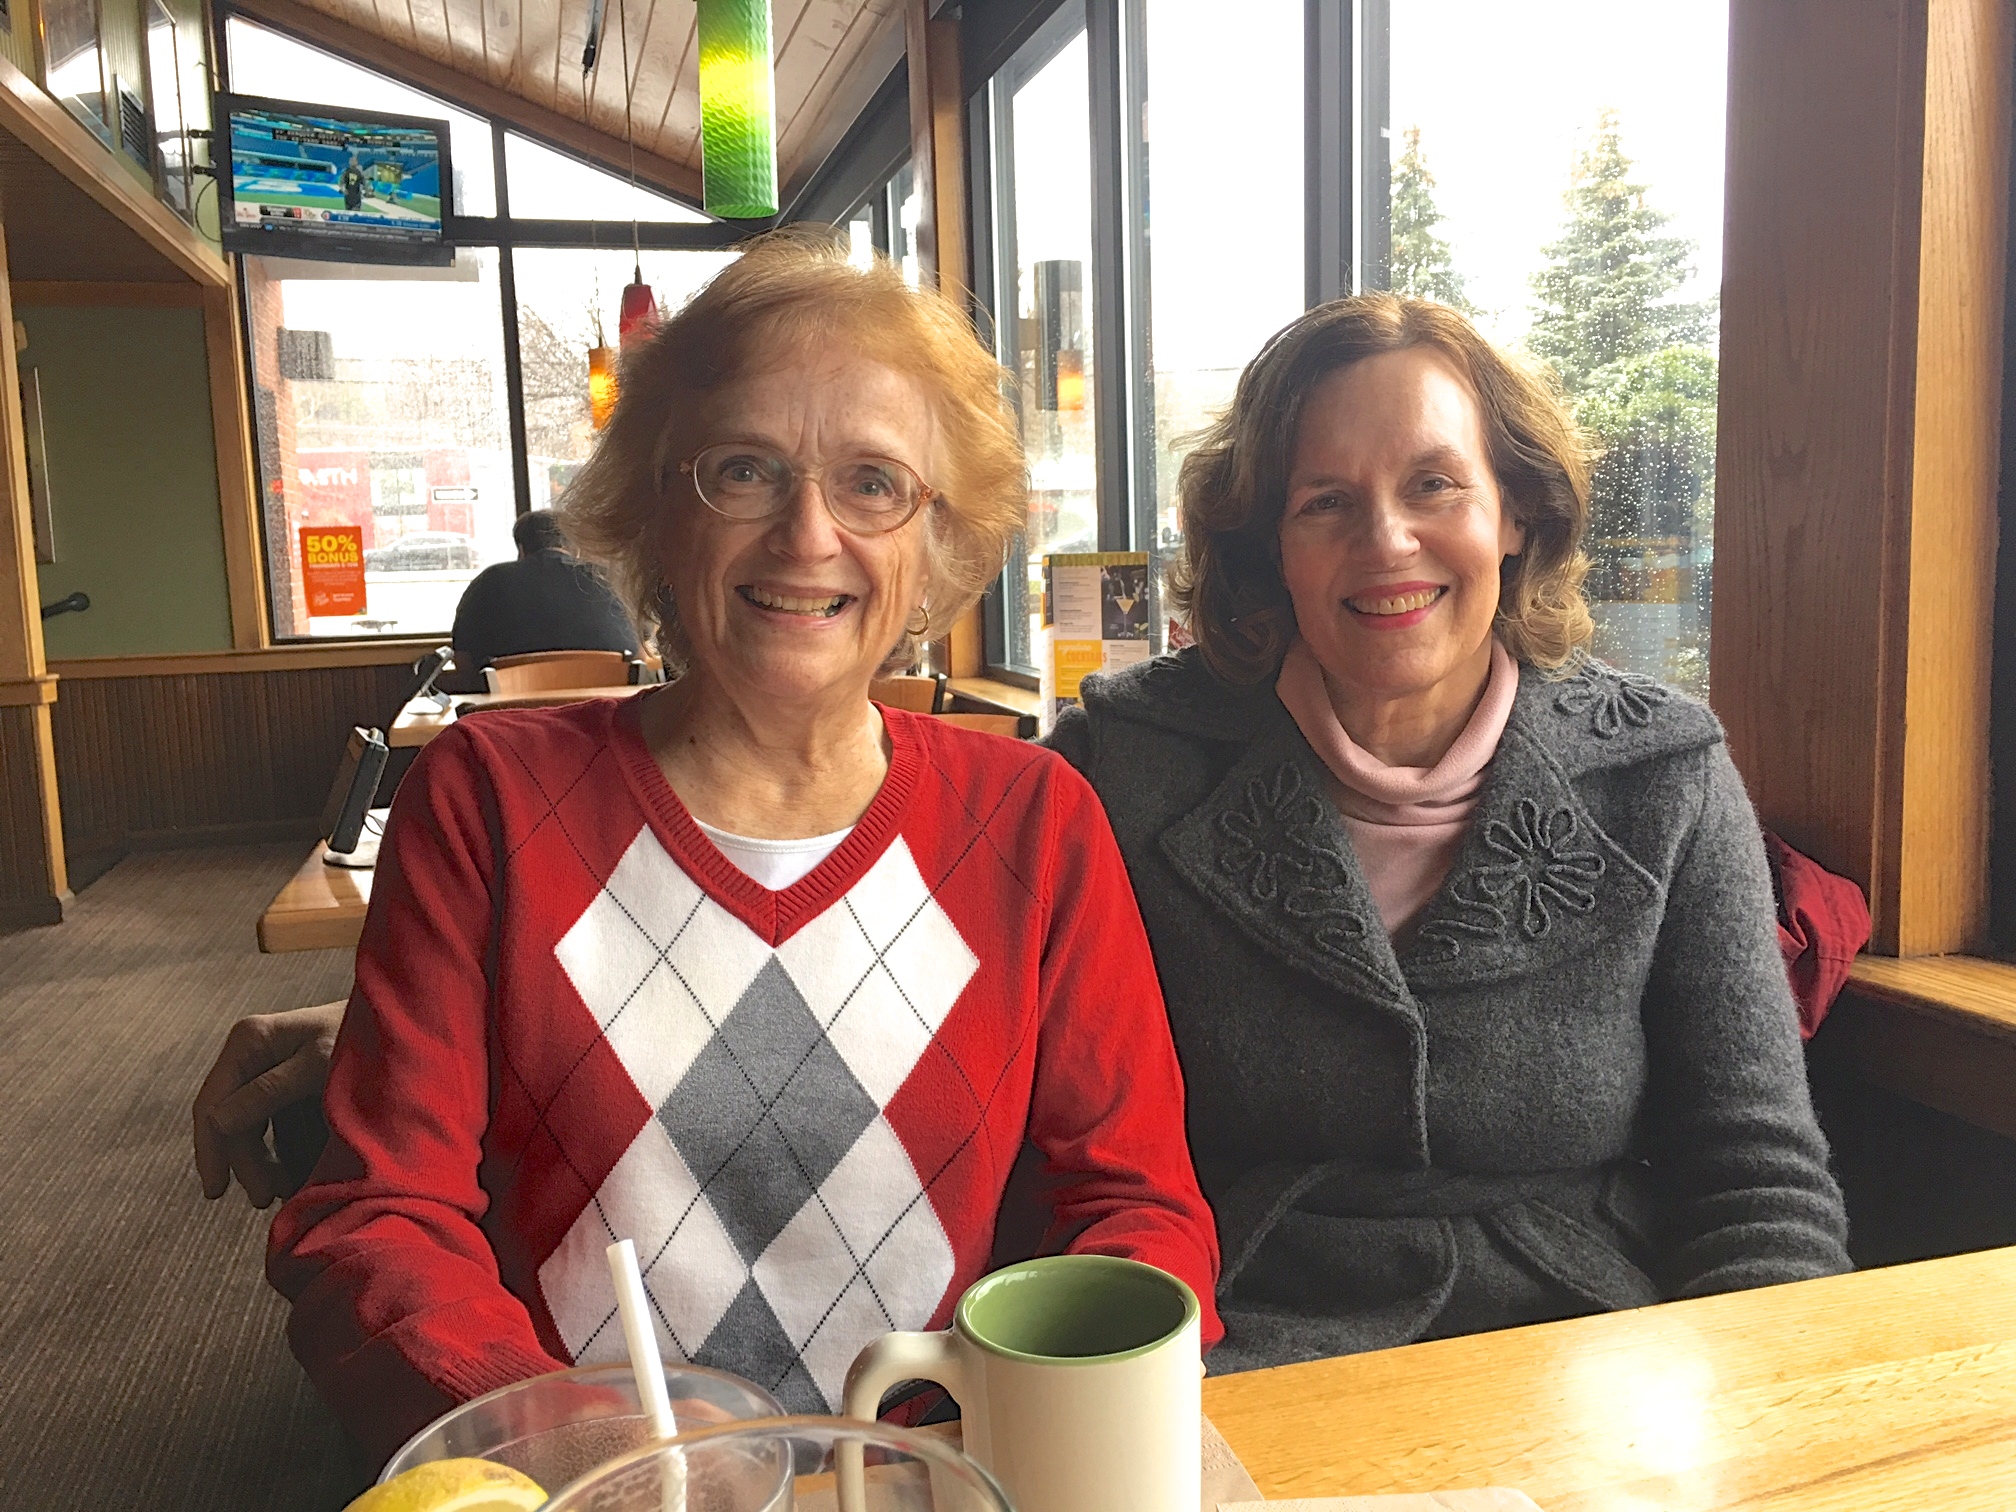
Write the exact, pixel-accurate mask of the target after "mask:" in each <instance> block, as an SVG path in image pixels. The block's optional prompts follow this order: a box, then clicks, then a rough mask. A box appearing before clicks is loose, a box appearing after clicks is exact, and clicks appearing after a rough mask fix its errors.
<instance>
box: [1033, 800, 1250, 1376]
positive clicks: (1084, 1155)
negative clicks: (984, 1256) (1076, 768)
mask: <svg viewBox="0 0 2016 1512" xmlns="http://www.w3.org/2000/svg"><path fill="white" fill-rule="evenodd" d="M1058 766H1059V769H1060V772H1061V774H1062V775H1061V776H1060V778H1059V779H1058V781H1057V794H1056V803H1055V805H1054V810H1053V811H1054V813H1055V814H1056V821H1055V822H1056V828H1055V830H1054V832H1053V841H1052V847H1053V849H1052V857H1053V860H1052V868H1051V875H1050V886H1049V889H1048V893H1049V909H1050V923H1049V938H1048V940H1047V941H1046V943H1045V947H1044V951H1043V962H1042V982H1041V986H1040V988H1039V992H1040V997H1041V1002H1040V1005H1039V1010H1040V1012H1041V1014H1042V1029H1041V1032H1040V1037H1039V1040H1038V1044H1037V1052H1036V1054H1037V1059H1036V1086H1035V1090H1034V1093H1033V1094H1032V1096H1031V1099H1030V1107H1029V1138H1030V1140H1031V1141H1032V1142H1033V1143H1034V1144H1035V1145H1036V1147H1037V1149H1039V1150H1040V1151H1042V1153H1043V1156H1044V1161H1045V1166H1046V1170H1047V1172H1048V1174H1049V1175H1050V1177H1051V1178H1052V1181H1053V1183H1054V1186H1053V1191H1052V1202H1053V1205H1054V1218H1053V1222H1052V1228H1051V1235H1050V1242H1049V1243H1048V1244H1046V1246H1045V1247H1046V1248H1050V1247H1052V1246H1053V1245H1054V1244H1055V1243H1056V1241H1057V1240H1058V1239H1060V1238H1064V1237H1066V1236H1068V1238H1069V1243H1068V1244H1067V1245H1066V1248H1067V1249H1068V1250H1069V1251H1070V1252H1072V1253H1074V1254H1096V1255H1119V1256H1123V1257H1125V1258H1127V1259H1130V1260H1142V1261H1146V1262H1147V1263H1148V1264H1150V1265H1155V1266H1160V1267H1161V1268H1162V1269H1163V1270H1166V1271H1168V1272H1169V1273H1170V1274H1171V1275H1174V1276H1178V1277H1181V1278H1182V1279H1183V1280H1184V1281H1187V1282H1188V1283H1189V1284H1190V1288H1191V1290H1193V1291H1195V1292H1196V1293H1197V1300H1198V1302H1199V1304H1200V1305H1201V1306H1202V1307H1203V1319H1202V1322H1203V1332H1204V1340H1203V1342H1204V1347H1205V1348H1206V1349H1209V1348H1210V1347H1211V1346H1212V1345H1214V1344H1216V1343H1217V1342H1218V1340H1219V1339H1220V1338H1221V1337H1222V1336H1223V1335H1224V1332H1225V1329H1224V1325H1223V1324H1221V1323H1220V1322H1219V1321H1218V1309H1217V1307H1216V1305H1215V1304H1214V1301H1213V1294H1214V1292H1215V1291H1216V1288H1217V1281H1218V1236H1217V1229H1216V1224H1215V1221H1214V1220H1213V1218H1212V1216H1211V1209H1210V1208H1209V1207H1208V1206H1207V1205H1206V1204H1205V1201H1204V1194H1203V1193H1202V1192H1201V1191H1199V1190H1198V1187H1197V1174H1196V1171H1195V1169H1194V1168H1193V1167H1192V1165H1191V1163H1190V1143H1189V1138H1188V1135H1187V1134H1186V1132H1185V1128H1184V1122H1183V1076H1182V1072H1181V1070H1180V1069H1179V1068H1178V1066H1177V1062H1176V1047H1175V1045H1174V1043H1173V1042H1172V1041H1171V1039H1170V1036H1169V1016H1168V1011H1167V1010H1166V1009H1165V1008H1164V1007H1163V1004H1162V987H1161V983H1160V982H1159V981H1158V980H1157V979H1156V976H1155V962H1154V959H1153V957H1152V956H1151V955H1150V954H1149V950H1148V934H1147V931H1146V930H1145V929H1144V928H1143V927H1142V924H1141V912H1140V909H1139V908H1138V907H1137V906H1136V905H1135V902H1134V891H1133V888H1132V887H1131V886H1130V885H1129V883H1128V880H1127V869H1126V866H1125V865H1124V864H1123V863H1122V861H1121V859H1120V846H1119V843H1118V842H1117V841H1115V840H1114V838H1113V830H1112V826H1111V825H1109V824H1108V823H1107V820H1106V812H1105V810H1104V809H1103V808H1101V807H1100V805H1099V800H1098V798H1097V797H1095V796H1094V795H1093V792H1092V789H1091V788H1090V787H1089V786H1087V785H1086V783H1085V781H1084V779H1083V778H1081V777H1079V776H1078V775H1077V773H1075V772H1071V771H1068V770H1064V769H1063V763H1062V762H1059V763H1058Z"/></svg>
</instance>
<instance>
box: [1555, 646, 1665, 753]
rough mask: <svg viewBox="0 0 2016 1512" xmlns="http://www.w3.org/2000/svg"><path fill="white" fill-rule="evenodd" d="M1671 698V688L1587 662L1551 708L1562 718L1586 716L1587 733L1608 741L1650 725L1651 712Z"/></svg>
mask: <svg viewBox="0 0 2016 1512" xmlns="http://www.w3.org/2000/svg"><path fill="white" fill-rule="evenodd" d="M1672 696H1673V693H1672V690H1671V689H1670V688H1668V687H1666V686H1665V685H1664V684H1662V683H1656V682H1654V681H1653V680H1652V679H1651V678H1649V677H1640V676H1638V675H1637V674H1636V673H1632V672H1619V671H1618V670H1617V669H1616V668H1615V667H1606V666H1604V665H1603V664H1602V663H1601V662H1586V663H1584V664H1583V667H1582V670H1581V671H1580V672H1577V673H1576V674H1575V676H1574V677H1572V678H1570V679H1569V680H1568V681H1567V682H1566V683H1565V684H1563V686H1562V688H1561V691H1560V692H1559V693H1557V694H1555V695H1554V707H1555V709H1556V710H1557V711H1559V712H1560V713H1563V714H1584V713H1586V714H1588V716H1589V728H1590V731H1591V732H1592V733H1593V734H1594V735H1595V736H1596V737H1597V739H1599V740H1609V739H1611V738H1612V737H1613V736H1615V735H1617V734H1618V733H1620V732H1621V731H1622V730H1624V729H1625V728H1626V727H1627V726H1629V727H1631V728H1634V729H1640V730H1642V729H1644V728H1645V726H1647V725H1649V724H1650V723H1652V711H1653V709H1654V708H1656V707H1657V706H1658V705H1660V704H1662V703H1664V702H1665V701H1666V700H1667V699H1669V698H1671V697H1672Z"/></svg>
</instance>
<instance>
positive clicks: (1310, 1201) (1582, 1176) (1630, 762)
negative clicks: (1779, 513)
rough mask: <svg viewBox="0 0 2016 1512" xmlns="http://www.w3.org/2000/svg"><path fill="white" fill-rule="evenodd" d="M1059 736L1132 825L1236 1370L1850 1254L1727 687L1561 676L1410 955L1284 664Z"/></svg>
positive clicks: (1130, 693)
mask: <svg viewBox="0 0 2016 1512" xmlns="http://www.w3.org/2000/svg"><path fill="white" fill-rule="evenodd" d="M1051 743H1052V744H1053V745H1054V746H1055V747H1056V748H1057V749H1058V750H1059V751H1060V752H1062V753H1063V754H1064V755H1065V756H1066V758H1067V759H1069V760H1070V761H1071V762H1072V763H1073V764H1074V765H1075V766H1077V767H1078V768H1079V769H1080V770H1081V771H1082V772H1084V773H1085V775H1086V776H1087V777H1088V778H1089V779H1090V780H1091V782H1092V785H1093V787H1094V788H1095V789H1097V791H1098V793H1099V796H1100V798H1101V799H1102V800H1103V801H1104V803H1105V806H1106V812H1107V814H1108V815H1109V817H1110V818H1111V820H1112V823H1113V828H1114V831H1115V833H1116V834H1117V835H1118V837H1119V840H1120V848H1121V851H1122V853H1123V854H1124V855H1125V857H1126V861H1127V865H1128V869H1129V871H1130V873H1131V875H1132V878H1133V883H1134V889H1135V893H1136V895H1137V897H1138V898H1139V900H1140V904H1141V912H1142V915H1143V917H1144V918H1145V920H1146V922H1147V926H1148V936H1149V939H1150V941H1151V942H1152V943H1153V945H1154V950H1155V960H1156V966H1157V969H1158V971H1159V972H1160V975H1161V980H1162V990H1163V993H1164V994H1165V996H1166V997H1167V999H1168V1004H1169V1014H1170V1019H1171V1023H1172V1026H1173V1028H1174V1032H1175V1039H1176V1047H1177V1051H1178V1054H1179V1055H1180V1056H1181V1058H1182V1062H1183V1070H1184V1076H1185V1081H1186V1084H1187V1087H1188V1097H1189V1104H1188V1116H1189V1127H1190V1142H1191V1150H1192V1153H1193V1154H1194V1156H1195V1158H1196V1162H1197V1168H1198V1175H1199V1177H1200V1179H1201V1180H1202V1183H1203V1187H1204V1192H1205V1195H1206V1196H1207V1197H1208V1198H1209V1199H1210V1201H1211V1204H1212V1206H1213V1208H1214V1209H1215V1211H1216V1212H1217V1215H1218V1225H1219V1239H1220V1244H1221V1247H1222V1250H1223V1264H1224V1270H1223V1275H1222V1277H1221V1280H1220V1283H1219V1293H1218V1306H1219V1310H1220V1312H1221V1314H1222V1315H1223V1317H1224V1319H1225V1323H1226V1327H1227V1335H1226V1339H1225V1342H1224V1343H1223V1344H1222V1345H1221V1346H1220V1347H1219V1348H1218V1349H1217V1350H1215V1351H1213V1353H1212V1355H1211V1360H1210V1363H1211V1367H1212V1369H1213V1371H1214V1373H1222V1372H1225V1371H1231V1370H1242V1369H1250V1368H1254V1367H1258V1366H1263V1365H1276V1364H1282V1363H1285V1362H1288V1361H1292V1360H1304V1359H1313V1358H1317V1357H1321V1356H1326V1355H1334V1354H1346V1353H1351V1352H1354V1351H1357V1350H1365V1349H1379V1348H1385V1347H1387V1346H1389V1345H1395V1344H1403V1343H1408V1342H1411V1341H1413V1340H1416V1339H1422V1338H1434V1337H1441V1336H1445V1335H1450V1334H1456V1333H1468V1332H1473V1331H1476V1330H1480V1329H1489V1328H1502V1327H1507V1326H1510V1325H1514V1324H1520V1323H1530V1322H1537V1321H1540V1320H1543V1319H1547V1318H1556V1317H1563V1316H1567V1315H1571V1314H1575V1313H1584V1312H1592V1311H1599V1310H1603V1309H1608V1308H1620V1307H1636V1306H1640V1305H1642V1304H1645V1303H1649V1302H1654V1301H1658V1300H1661V1299H1666V1298H1674V1297H1687V1296H1695V1295H1699V1294H1702V1293H1707V1292H1716V1291H1728V1290H1734V1289H1736V1288H1739V1287H1748V1286H1762V1285H1767V1284H1770V1283H1773V1282H1779V1281H1796V1280H1801V1279H1804V1278H1806V1277H1810V1276H1821V1275H1827V1274H1830V1273H1832V1272H1836V1271H1842V1270H1846V1269H1848V1268H1849V1260H1848V1256H1847V1253H1846V1250H1845V1249H1844V1247H1843V1244H1844V1240H1845V1238H1846V1234H1847V1220H1846V1217H1845V1215H1844V1212H1843V1208H1842V1202H1841V1193H1840V1190H1839V1188H1838V1187H1837V1186H1836V1184H1835V1182H1834V1179H1833V1177H1832V1176H1831V1175H1830V1174H1829V1172H1828V1168H1827V1148H1826V1145H1825V1142H1824V1141H1823V1139H1822V1137H1821V1134H1820V1130H1819V1127H1818V1125H1817V1124H1816V1123H1815V1121H1814V1117H1813V1108H1812V1103H1811V1100H1810V1098H1809V1096H1808V1094H1807V1089H1806V1075H1805V1065H1804V1060H1803V1057H1802V1055H1801V1051H1800V1045H1799V1036H1798V1029H1797V1023H1796V1017H1795V1013H1794V1009H1793V1005H1792V1000H1791V995H1790V991H1789V989H1788V988H1787V985H1786V980H1785V969H1784V964H1783V959H1782V957H1781V955H1780V953H1779V949H1778V943H1777V936H1776V930H1775V926H1774V920H1775V917H1776V915H1775V909H1774V906H1773V901H1772V895H1771V883H1770V878H1769V874H1768V872H1767V870H1766V865H1765V859H1764V851H1763V846H1762V842H1761V840H1760V838H1759V832H1758V826H1757V819H1756V816H1755V814H1754V813H1753V812H1752V810H1751V807H1750V802H1749V799H1748V797H1747V796H1746V794H1745V792H1744V789H1743V785H1742V781H1741V779H1740V778H1739V777H1738V776H1737V773H1736V769H1735V767H1734V766H1733V765H1732V764H1731V762H1730V760H1729V755H1728V752H1727V750H1726V748H1725V747H1724V745H1723V741H1722V731H1721V727H1720V726H1719V725H1718V724H1717V723H1716V720H1715V717H1714V716H1713V715H1712V714H1710V713H1709V712H1708V710H1707V709H1706V708H1705V707H1703V706H1702V705H1701V704H1699V703H1697V702H1695V701H1693V700H1692V699H1689V698H1687V697H1685V696H1683V695H1681V694H1679V693H1677V692H1674V691H1673V690H1671V689H1668V688H1666V687H1664V686H1662V685H1660V684H1657V683H1654V682H1650V681H1648V680H1646V679H1643V678H1639V677H1635V676H1627V675H1625V674H1622V673H1619V672H1617V671H1614V670H1612V669H1610V668H1608V667H1606V666H1603V665H1602V664H1600V663H1593V662H1592V663H1587V664H1585V665H1584V666H1583V667H1582V668H1581V669H1580V670H1579V672H1578V673H1577V674H1576V675H1574V676H1572V677H1569V678H1566V679H1556V680H1549V679H1547V678H1545V677H1543V676H1541V675H1540V674H1538V673H1536V672H1535V671H1534V670H1533V669H1531V668H1526V669H1524V670H1523V671H1522V672H1521V674H1520V685H1519V692H1518V696H1517V699H1516V701H1515V702H1514V704H1513V708H1512V714H1511V718H1510V720H1509V722H1508V723H1507V725H1506V728H1505V734H1504V738H1503V740H1502V741H1501V742H1500V744H1499V747H1498V752H1497V755H1496V756H1495V758H1494V759H1493V761H1492V764H1491V767H1490V769H1489V771H1488V772H1487V774H1486V777H1485V782H1484V787H1483V790H1482V792H1481V793H1480V795H1479V800H1478V806H1477V810H1476V813H1475V816H1474V819H1473V821H1472V826H1471V830H1470V833H1469V835H1468V837H1467V839H1466V840H1465V842H1464V845H1463V848H1462V850H1461V852H1460V854H1459V856H1458V858H1457V860H1456V863H1455V865H1454V867H1453V868H1452V869H1451V871H1450V873H1449V876H1448V877H1447V879H1446V880H1445V881H1444V882H1443V884H1442V887H1441V890H1440V891H1439V892H1438V893H1437V894H1436V895H1435V897H1434V898H1433V899H1432V900H1431V901H1430V903H1429V904H1428V906H1427V908H1426V909H1425V910H1424V912H1423V913H1422V915H1421V917H1420V919H1419V920H1418V922H1417V924H1416V926H1415V927H1414V929H1413V930H1412V931H1411V933H1410V934H1408V935H1407V936H1406V937H1405V939H1404V943H1403V945H1402V947H1401V948H1400V949H1399V950H1398V952H1397V953H1396V950H1395V946H1394V943H1393V941H1392V939H1391V938H1390V937H1389V936H1388V935H1387V932H1386V930H1385V928H1384V926H1383V925H1382V924H1381V922H1380V918H1379V912H1378V909H1377V908H1376V906H1375V905H1374V903H1373V900H1372V895H1371V892H1370V890H1369V888H1368V887H1367V884H1366V881H1365V878H1364V875H1363V873H1362V872H1361V871H1360V869H1359V866H1358V862H1357V860H1356V858H1355V856H1354V855H1353V852H1352V848H1351V841H1350V839H1349V836H1348V835H1347V833H1346V831H1345V829H1344V826H1343V823H1342V821H1341V819H1340V818H1339V816H1338V813H1337V810H1336V808H1335V806H1334V804H1333V803H1332V801H1331V799H1330V797H1329V795H1328V791H1327V788H1326V786H1325V783H1324V773H1323V768H1322V766H1321V763H1320V762H1319V760H1318V758H1317V757H1316V755H1315V753H1314V752H1313V751H1312V750H1311V749H1310V747H1309V744H1308V742H1307V741H1306V740H1304V739H1303V737H1302V734H1301V732H1300V731H1299V730H1298V729H1297V728H1296V727H1295V723H1294V721H1293V720H1292V719H1291V718H1290V717H1289V715H1288V712H1287V710H1286V709H1284V708H1283V707H1282V705H1281V702H1280V700H1279V699H1278V698H1277V697H1276V696H1275V694H1274V691H1273V689H1272V687H1271V686H1265V687H1261V688H1258V689H1247V690H1240V689H1233V688H1229V687H1227V686H1225V685H1224V684H1222V683H1220V682H1218V681H1217V680H1216V679H1214V678H1213V677H1211V676H1210V675H1209V674H1208V673H1207V672H1206V671H1205V669H1204V667H1203V664H1202V662H1201V661H1200V660H1199V659H1198V657H1197V653H1196V652H1194V651H1186V652H1182V653H1179V654H1177V655H1174V656H1165V657H1161V658H1158V659H1157V660H1155V661H1152V662H1149V663H1146V664H1144V665H1142V666H1138V667H1133V668H1129V669H1128V670H1126V671H1124V672H1121V673H1118V674H1115V675H1113V676H1109V677H1101V678H1092V679H1088V680H1087V682H1086V684H1085V689H1084V694H1083V708H1082V709H1076V710H1069V711H1066V713H1065V715H1064V716H1063V717H1062V718H1061V719H1060V720H1059V723H1058V727H1057V730H1056V731H1055V733H1054V734H1053V736H1052V737H1051Z"/></svg>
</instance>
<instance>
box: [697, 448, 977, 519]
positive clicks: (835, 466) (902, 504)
mask: <svg viewBox="0 0 2016 1512" xmlns="http://www.w3.org/2000/svg"><path fill="white" fill-rule="evenodd" d="M679 471H680V472H682V473H684V474H685V475H686V476H687V477H689V478H691V479H692V480H693V491H694V492H695V493H697V494H698V495H699V496H700V502H701V503H703V504H705V505H706V506H707V507H708V508H709V509H711V510H713V511H714V512H715V513H716V514H718V515H722V516H725V517H726V518H728V519H730V520H767V519H769V518H770V517H771V516H772V515H776V514H781V513H782V512H783V511H784V510H786V509H788V508H789V507H790V505H791V501H792V499H794V498H796V497H797V495H798V489H799V487H800V485H801V484H802V483H803V481H804V479H805V478H806V477H808V476H810V477H812V478H813V479H814V480H815V481H816V482H817V483H818V485H819V496H820V497H821V498H822V499H824V500H825V501H826V510H827V513H829V514H831V515H832V516H833V518H834V520H835V521H836V522H837V523H838V524H839V525H840V526H841V527H842V528H843V529H846V530H851V531H853V532H854V533H855V534H856V535H886V534H888V533H889V532H890V531H892V530H901V529H902V528H903V527H904V526H905V525H907V524H909V523H910V521H911V519H912V518H913V517H914V516H915V515H916V513H917V511H918V510H920V509H922V508H923V507H924V506H925V505H926V504H927V503H929V502H930V501H931V500H932V499H933V498H935V497H936V496H937V495H936V491H935V490H934V489H932V488H931V487H930V486H929V485H927V484H926V483H925V482H924V480H923V479H922V478H920V477H918V476H917V474H916V473H915V472H913V471H911V469H910V468H909V467H907V466H906V465H905V464H903V463H901V462H898V461H896V460H895V459H894V458H893V457H874V456H860V457H847V458H843V459H841V460H839V461H836V462H827V463H825V464H823V465H822V466H820V467H819V468H818V469H817V471H816V472H815V471H814V470H812V469H810V468H802V469H801V468H800V467H799V466H798V464H797V463H796V462H793V461H792V460H791V459H790V458H789V457H787V456H785V455H784V454H783V453H782V452H780V451H777V450H775V449H773V448H771V447H768V446H758V445H755V444H753V443H751V442H746V441H724V442H721V443H719V444H717V445H714V446H709V447H704V448H702V449H701V450H700V451H699V452H697V453H695V454H694V455H693V456H691V457H688V458H687V459H686V460H685V461H683V462H681V463H680V464H679Z"/></svg>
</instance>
